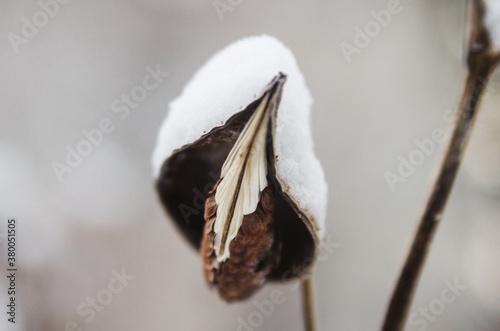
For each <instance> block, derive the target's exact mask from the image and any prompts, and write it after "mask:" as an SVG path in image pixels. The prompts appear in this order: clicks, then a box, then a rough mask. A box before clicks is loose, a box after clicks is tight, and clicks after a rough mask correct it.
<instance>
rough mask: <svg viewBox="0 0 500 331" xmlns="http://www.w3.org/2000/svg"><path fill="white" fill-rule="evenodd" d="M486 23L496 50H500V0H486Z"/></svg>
mask: <svg viewBox="0 0 500 331" xmlns="http://www.w3.org/2000/svg"><path fill="white" fill-rule="evenodd" d="M485 3H486V7H487V10H486V15H485V17H484V24H485V25H486V28H487V29H488V31H489V32H490V37H491V42H492V46H493V49H494V50H496V51H497V50H500V0H486V1H485Z"/></svg>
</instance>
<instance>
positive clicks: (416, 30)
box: [0, 0, 500, 331]
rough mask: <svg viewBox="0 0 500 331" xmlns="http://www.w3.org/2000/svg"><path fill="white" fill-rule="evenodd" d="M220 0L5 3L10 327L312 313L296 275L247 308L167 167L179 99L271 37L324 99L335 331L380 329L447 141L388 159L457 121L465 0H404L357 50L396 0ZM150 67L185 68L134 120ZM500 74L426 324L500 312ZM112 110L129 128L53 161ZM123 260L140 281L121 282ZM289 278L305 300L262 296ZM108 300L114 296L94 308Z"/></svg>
mask: <svg viewBox="0 0 500 331" xmlns="http://www.w3.org/2000/svg"><path fill="white" fill-rule="evenodd" d="M41 2H42V3H48V2H49V1H48V0H42V1H41ZM219 3H222V4H223V5H225V6H226V7H225V8H226V9H227V11H225V12H223V13H220V14H221V15H218V13H217V10H216V9H215V7H214V3H213V2H211V1H158V0H146V1H139V0H136V1H133V0H126V1H106V2H102V1H96V0H88V1H69V2H68V3H67V4H60V5H59V8H57V9H55V7H52V11H53V12H52V13H53V15H52V16H51V17H48V16H47V17H48V19H47V22H44V21H43V17H42V16H43V15H41V16H40V14H39V12H40V11H41V10H42V9H41V6H40V4H39V2H38V1H23V2H17V1H11V0H10V1H7V0H5V1H2V2H1V4H0V8H1V9H0V22H1V23H0V24H1V34H2V36H3V37H2V38H1V42H0V58H1V78H0V84H1V85H0V95H1V97H0V180H1V181H0V184H1V185H0V201H1V204H0V217H1V222H0V236H1V237H0V240H1V252H2V253H1V254H2V255H3V256H1V258H0V261H1V264H0V267H1V271H0V276H1V277H0V279H2V281H0V302H1V304H0V306H2V307H5V304H6V302H7V293H6V289H7V283H6V279H5V277H4V276H3V274H4V272H5V273H6V271H5V269H6V264H5V263H6V261H5V252H6V247H7V246H6V242H5V232H6V230H7V222H6V220H7V218H8V217H16V219H17V220H18V262H17V263H18V266H19V273H18V279H17V281H18V284H17V286H18V306H17V312H18V316H17V323H16V325H15V326H14V325H12V324H11V323H8V322H7V321H6V319H7V318H6V315H5V312H4V311H3V310H5V308H2V311H1V312H0V316H2V317H1V318H0V329H2V330H30V331H31V330H51V331H52V330H71V328H72V325H78V327H79V328H80V329H81V330H237V329H238V328H239V329H242V330H245V329H244V328H241V327H240V322H241V320H244V321H247V322H248V321H249V318H250V319H251V318H254V319H255V318H256V317H255V316H257V315H258V314H260V316H262V321H260V320H258V318H257V320H258V321H257V322H259V323H257V324H259V325H258V326H257V327H255V328H253V329H255V330H301V329H302V315H301V307H300V291H299V290H297V288H296V283H289V284H268V285H266V286H265V287H264V288H263V289H262V290H261V291H260V292H259V293H258V294H257V295H256V296H255V297H254V298H252V299H251V300H249V301H248V302H244V303H238V304H232V305H227V304H225V303H224V302H222V301H220V300H219V299H218V297H217V294H216V293H215V292H211V291H210V290H208V289H207V287H206V286H205V281H204V279H203V275H202V272H201V261H200V258H199V256H198V255H197V252H195V251H194V250H193V249H191V247H189V246H188V245H187V242H185V241H184V240H183V238H182V237H181V236H180V235H179V233H178V232H177V231H176V229H175V228H174V226H173V224H172V223H171V222H170V221H169V220H168V219H167V216H166V215H165V213H164V212H163V210H162V208H161V206H160V204H159V203H158V200H157V197H156V194H155V191H154V188H153V178H152V175H151V173H152V169H151V165H150V159H151V154H152V151H153V148H154V145H155V141H156V134H157V132H158V129H159V127H160V124H161V122H162V121H163V118H164V117H165V114H166V112H167V111H168V104H169V102H170V101H171V100H172V99H173V98H175V97H176V96H177V95H179V94H180V92H181V90H182V88H183V86H184V85H185V84H186V83H187V82H188V80H189V79H190V78H191V77H192V75H193V74H194V73H195V72H196V70H197V69H198V68H199V67H200V66H202V65H203V64H204V63H205V61H206V60H207V59H208V58H209V57H210V56H211V55H213V54H214V53H215V52H217V51H218V50H220V49H221V48H223V47H224V46H226V45H228V44H230V43H231V42H234V41H236V40H238V39H240V38H243V37H245V36H251V35H260V34H263V33H266V34H269V35H273V36H275V37H277V38H278V39H280V40H282V41H283V42H284V44H285V45H287V46H288V47H289V48H290V49H291V50H292V52H293V53H294V54H295V56H296V59H297V62H298V64H299V67H300V68H301V70H302V72H303V74H304V76H305V78H306V82H307V84H308V86H309V88H310V90H311V93H312V95H313V98H314V106H313V111H312V125H313V135H314V138H315V142H316V153H317V155H318V157H319V159H320V160H321V161H322V163H323V166H324V168H325V171H326V178H327V181H328V185H329V204H328V218H327V238H329V240H330V241H331V242H333V243H335V244H336V245H335V246H336V247H335V248H334V249H333V250H330V251H328V250H325V251H324V254H326V255H325V257H326V258H325V259H324V260H323V261H322V262H320V263H319V265H318V267H317V272H316V274H315V276H314V277H315V281H316V292H317V307H318V317H319V327H320V329H321V330H377V329H379V328H380V325H381V323H382V319H383V316H384V313H385V308H386V305H387V302H388V300H389V297H390V294H391V292H392V289H393V286H394V281H395V279H396V277H397V275H398V272H399V268H400V265H401V262H402V260H403V258H404V255H405V253H406V249H407V247H408V245H409V243H410V239H411V236H412V234H413V230H414V228H415V224H416V221H417V219H418V217H419V213H420V211H421V208H422V206H423V204H424V200H425V196H426V194H427V193H428V191H429V185H430V184H431V179H432V176H433V174H434V173H435V172H436V170H435V169H436V168H437V166H438V165H439V161H440V157H441V154H442V153H441V152H442V149H443V146H444V144H442V143H441V144H436V151H434V152H432V153H429V154H430V155H428V156H427V155H426V156H425V159H424V161H423V162H422V164H421V165H419V166H417V167H415V170H414V173H413V174H411V175H410V176H409V177H407V178H405V179H404V182H400V183H396V185H395V187H394V188H395V190H394V191H392V190H391V188H390V186H389V185H388V183H387V181H386V179H385V177H384V174H385V173H386V172H388V171H389V172H393V173H396V174H397V169H398V166H399V164H400V162H401V161H400V160H399V159H398V158H399V157H403V158H405V159H408V157H409V155H410V154H411V153H412V152H413V151H415V150H418V147H417V145H416V143H415V140H416V139H418V140H419V141H422V140H425V139H428V138H431V137H432V132H433V130H435V129H436V128H440V129H448V128H449V126H450V122H449V121H446V120H445V117H446V116H445V114H446V112H447V110H449V109H455V108H456V105H457V102H458V101H459V97H460V93H461V89H462V86H463V82H464V79H465V74H466V72H465V67H464V64H463V52H464V51H463V47H462V45H463V43H462V40H463V36H464V27H465V24H464V15H465V2H464V1H455V0H446V1H445V0H440V1H431V0H419V1H411V0H401V1H400V6H399V7H398V8H401V10H400V12H399V13H398V14H395V15H392V16H391V20H390V22H389V23H388V24H386V26H382V27H380V25H379V27H380V29H379V31H378V32H377V33H373V34H374V36H373V37H370V41H369V44H368V45H367V46H366V47H365V48H360V49H359V53H356V54H353V55H352V57H351V61H350V62H348V61H347V60H346V57H344V55H343V53H342V51H341V48H340V45H341V44H342V43H349V44H351V45H354V41H353V39H354V37H355V34H356V31H355V29H356V28H357V27H359V28H361V29H364V28H365V26H366V25H367V24H369V23H370V22H372V21H374V17H373V15H372V14H371V12H372V11H375V12H379V11H380V10H383V9H387V6H388V1H379V0H376V1H374V0H362V1H349V0H337V1H307V2H305V1H286V2H285V1H236V0H232V1H229V0H223V1H220V2H219ZM228 8H229V9H228ZM34 15H35V18H36V19H39V20H41V21H39V23H40V22H41V23H40V25H41V27H39V28H37V30H38V31H37V32H36V33H34V35H33V36H30V38H26V40H25V42H23V43H20V44H18V45H17V47H13V45H12V43H11V41H10V40H9V34H10V36H11V38H12V33H15V34H17V35H19V36H21V37H22V36H23V34H22V33H23V32H22V29H23V26H24V25H26V24H27V23H26V20H27V21H29V22H31V23H33V21H34ZM37 15H38V16H40V17H38V16H37ZM43 23H45V24H43ZM25 29H26V28H25ZM31 32H33V31H31ZM16 48H17V52H16ZM148 66H149V67H151V68H155V67H156V66H159V68H161V69H162V70H163V71H167V72H169V77H167V78H166V79H165V80H164V81H163V82H162V83H161V84H159V86H158V87H157V88H156V89H154V90H152V91H150V92H148V95H147V97H146V98H145V100H144V101H142V102H140V103H139V104H138V105H137V107H136V108H135V109H132V110H131V112H130V114H129V116H128V117H126V118H125V119H123V120H121V119H120V118H119V116H118V114H116V113H114V112H113V111H112V108H111V105H112V104H113V102H114V100H116V99H117V98H120V96H121V95H122V94H123V93H130V91H131V90H132V89H133V88H134V87H136V86H138V85H141V84H142V80H143V78H144V77H145V76H146V75H147V67H148ZM493 79H494V80H496V81H497V82H498V83H497V84H496V85H495V84H494V83H493V84H492V85H491V86H493V87H492V88H490V89H489V93H488V97H487V98H486V99H485V101H484V102H483V106H482V113H481V114H480V116H479V120H478V123H477V127H476V128H475V131H474V133H473V138H472V141H471V145H470V150H469V151H468V153H467V156H466V160H465V164H464V166H463V168H462V171H461V172H460V175H459V178H458V180H457V183H456V185H455V189H454V191H453V194H452V196H451V199H450V202H449V204H448V208H447V210H446V213H445V216H444V218H443V221H442V224H441V226H440V228H439V230H438V233H437V236H436V237H435V241H434V244H433V247H432V251H431V254H430V257H429V259H428V262H427V265H426V267H425V270H424V272H423V275H422V279H421V283H420V286H419V288H418V291H417V295H416V300H415V302H414V304H413V306H412V308H411V313H412V314H413V315H412V316H413V320H412V321H409V323H408V325H407V327H406V330H498V329H499V328H500V317H499V316H500V281H499V280H500V263H499V259H498V256H499V253H500V205H499V201H500V193H499V192H500V190H499V188H500V171H499V168H500V167H499V164H500V133H499V132H500V115H499V114H500V113H499V112H498V106H499V105H500V92H499V90H500V88H499V87H500V77H493ZM104 118H109V119H110V120H111V121H112V123H113V125H114V128H115V129H114V131H113V132H111V133H107V134H105V135H104V137H103V141H102V143H101V144H99V145H98V146H94V147H93V148H92V151H91V152H90V153H89V155H88V156H85V157H84V158H83V160H82V162H81V164H79V165H78V166H77V167H75V168H74V169H73V170H72V172H71V173H65V174H63V180H62V181H59V180H58V178H57V176H56V175H55V173H54V171H53V167H52V164H53V162H60V163H64V162H65V157H66V154H67V150H66V148H67V146H69V147H70V148H76V146H77V145H78V144H79V143H80V142H81V141H82V140H83V139H85V137H84V135H83V134H82V130H91V129H95V128H97V127H98V126H99V122H100V121H101V120H102V119H104ZM2 235H3V236H2ZM116 272H118V273H122V272H125V273H126V274H127V275H129V276H130V277H129V280H128V281H124V283H125V284H126V285H125V286H123V288H122V289H121V290H120V291H118V293H114V294H113V295H112V298H108V297H106V296H105V294H106V293H110V292H107V291H108V289H109V286H110V285H109V284H110V281H112V279H113V278H115V277H116V276H115V273H116ZM132 278H133V279H132ZM447 282H451V283H453V282H458V283H459V284H460V286H462V289H461V290H459V291H458V293H457V294H456V295H455V296H454V300H452V302H443V300H442V297H441V294H442V292H443V290H444V289H445V288H447V285H446V284H447ZM275 289H278V290H280V291H281V292H282V293H283V295H284V297H285V301H284V302H283V303H282V304H280V305H277V306H275V307H274V311H273V313H272V314H270V315H269V316H263V315H262V314H261V313H259V310H258V309H257V307H256V305H255V303H256V302H257V303H262V302H264V301H265V300H269V299H270V297H271V292H272V291H273V290H275ZM96 297H98V298H99V297H100V298H101V301H102V300H107V301H109V303H108V302H107V301H106V302H107V305H103V306H99V307H98V308H95V309H94V310H93V313H88V310H89V306H88V304H87V302H88V301H87V300H88V298H91V299H92V298H96ZM423 309H428V310H429V313H428V315H424V313H422V312H423V311H424V310H423ZM84 311H87V313H84ZM425 316H427V317H425ZM91 317H92V318H91ZM253 323H254V324H256V323H255V321H254V322H253Z"/></svg>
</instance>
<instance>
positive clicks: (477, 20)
mask: <svg viewBox="0 0 500 331" xmlns="http://www.w3.org/2000/svg"><path fill="white" fill-rule="evenodd" d="M471 8H472V10H473V13H472V14H473V16H472V17H471V19H472V24H473V31H472V39H471V45H470V48H469V56H468V69H469V73H468V77H467V81H466V84H465V88H464V92H463V94H462V100H461V103H460V107H459V113H458V120H457V123H456V124H455V128H454V130H453V134H452V137H451V140H450V143H449V145H448V149H447V152H446V154H445V157H444V160H443V162H442V165H441V169H440V171H439V175H438V177H437V179H436V181H435V183H434V187H433V189H432V192H431V195H430V197H429V199H428V202H427V205H426V207H425V211H424V213H423V215H422V218H421V219H420V223H419V226H418V230H417V232H416V234H415V236H414V239H413V243H412V245H411V248H410V251H409V253H408V255H407V258H406V261H405V264H404V266H403V269H402V271H401V274H400V276H399V279H398V282H397V285H396V288H395V290H394V292H393V295H392V298H391V301H390V304H389V308H388V310H387V313H386V316H385V320H384V324H383V327H382V330H383V331H399V330H402V329H403V327H404V325H405V321H406V317H407V315H408V310H409V308H410V304H411V302H412V298H413V295H414V293H415V289H416V286H417V283H418V279H419V276H420V273H421V271H422V267H423V265H424V262H425V259H426V257H427V253H428V251H429V248H430V245H431V241H432V238H433V236H434V233H435V231H436V228H437V225H438V224H439V221H440V220H441V218H442V215H443V210H444V208H445V206H446V202H447V200H448V197H449V195H450V192H451V189H452V187H453V183H454V181H455V177H456V175H457V171H458V169H459V166H460V162H461V160H462V158H463V155H464V150H465V147H466V145H467V142H468V140H469V137H470V133H471V129H472V127H473V124H474V120H475V118H476V115H477V110H478V108H479V104H480V101H481V96H482V94H483V92H484V89H485V86H486V84H487V82H488V80H489V78H490V76H491V74H492V72H493V71H494V69H495V68H496V66H497V64H498V62H499V58H500V57H499V55H498V53H495V52H493V51H492V50H491V47H490V42H489V35H488V34H487V31H486V30H485V29H484V26H483V24H482V16H483V14H484V7H483V6H482V3H481V2H480V1H474V2H473V4H472V7H471Z"/></svg>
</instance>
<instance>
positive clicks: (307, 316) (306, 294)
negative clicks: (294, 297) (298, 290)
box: [302, 276, 317, 331]
mask: <svg viewBox="0 0 500 331" xmlns="http://www.w3.org/2000/svg"><path fill="white" fill-rule="evenodd" d="M302 309H303V312H304V323H305V330H306V331H316V330H317V328H316V314H315V312H316V310H315V307H314V288H313V280H312V276H310V277H309V278H307V279H304V280H303V281H302Z"/></svg>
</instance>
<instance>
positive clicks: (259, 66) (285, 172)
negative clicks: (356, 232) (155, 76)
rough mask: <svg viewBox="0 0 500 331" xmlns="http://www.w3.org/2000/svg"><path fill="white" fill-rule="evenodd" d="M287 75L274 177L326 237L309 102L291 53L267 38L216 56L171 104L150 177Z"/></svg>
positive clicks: (322, 187) (240, 43) (320, 171)
mask: <svg viewBox="0 0 500 331" xmlns="http://www.w3.org/2000/svg"><path fill="white" fill-rule="evenodd" d="M280 71H281V72H283V73H284V74H286V75H287V80H286V82H285V85H284V89H283V94H282V98H281V103H280V106H279V109H278V116H277V121H276V136H275V154H276V156H277V157H278V160H277V164H276V167H277V176H278V179H279V180H280V182H281V184H282V186H283V190H284V192H285V193H287V194H288V195H289V196H291V197H292V198H293V199H294V200H295V202H296V203H297V204H298V206H299V207H300V208H301V209H302V210H303V211H304V212H305V213H306V215H307V216H309V217H312V218H313V219H315V220H316V222H317V224H318V225H319V227H320V229H319V233H318V234H319V236H320V237H321V236H323V234H324V230H325V229H324V221H325V216H326V204H327V185H326V182H325V178H324V172H323V169H322V167H321V164H320V163H319V160H318V159H317V158H316V156H315V155H314V151H313V147H314V146H313V141H312V136H311V128H310V120H309V117H310V109H311V105H312V98H311V95H310V93H309V90H308V89H307V87H306V84H305V80H304V77H303V76H302V73H301V72H300V70H299V68H298V66H297V62H296V61H295V58H294V56H293V54H292V52H291V51H290V50H289V49H288V48H286V47H285V46H284V45H283V44H282V43H281V42H280V41H278V40H277V39H276V38H274V37H270V36H266V35H263V36H258V37H249V38H245V39H242V40H240V41H237V42H235V43H233V44H231V45H229V46H228V47H226V48H224V49H223V50H221V51H220V52H218V53H217V54H215V55H214V56H213V57H212V58H211V59H209V60H208V62H207V63H206V64H205V65H204V66H203V67H202V68H201V69H200V70H199V71H198V72H197V73H196V74H195V75H194V77H193V78H192V79H191V81H190V82H189V83H188V84H187V85H186V87H185V88H184V90H183V92H182V94H181V95H180V96H179V97H178V98H177V99H175V100H174V101H172V102H171V104H170V109H169V112H168V114H167V117H166V119H165V121H164V123H163V125H162V127H161V129H160V132H159V134H158V139H157V144H156V148H155V151H154V153H153V160H152V162H153V168H154V176H155V177H156V176H158V174H159V171H160V168H161V165H162V164H163V162H164V161H165V159H167V158H168V157H169V156H170V155H171V154H172V152H173V151H174V150H175V149H178V148H180V147H182V146H183V145H185V144H188V143H191V142H193V141H195V140H197V139H198V138H199V137H200V136H202V135H203V134H204V133H206V132H208V131H210V130H211V129H212V128H214V127H216V126H220V125H222V124H223V123H225V122H226V120H227V119H229V118H230V117H231V116H232V115H233V114H235V113H237V112H239V111H241V110H242V109H244V108H245V107H246V106H247V105H248V104H250V103H251V102H252V101H254V99H255V97H256V95H259V94H260V92H261V91H262V90H263V89H264V88H265V87H266V85H267V84H268V83H269V82H270V81H271V80H272V79H273V77H274V76H276V75H277V74H278V73H279V72H280Z"/></svg>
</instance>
